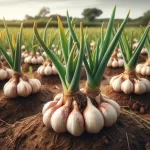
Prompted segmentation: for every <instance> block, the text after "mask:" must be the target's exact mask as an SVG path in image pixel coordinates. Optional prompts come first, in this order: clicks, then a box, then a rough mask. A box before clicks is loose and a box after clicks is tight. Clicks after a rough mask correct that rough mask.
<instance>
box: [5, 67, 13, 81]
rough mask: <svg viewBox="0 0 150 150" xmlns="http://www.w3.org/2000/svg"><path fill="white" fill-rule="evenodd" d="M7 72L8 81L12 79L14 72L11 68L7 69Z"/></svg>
mask: <svg viewBox="0 0 150 150" xmlns="http://www.w3.org/2000/svg"><path fill="white" fill-rule="evenodd" d="M5 70H6V72H7V79H10V78H11V77H12V74H13V71H12V70H11V69H9V68H6V69H5Z"/></svg>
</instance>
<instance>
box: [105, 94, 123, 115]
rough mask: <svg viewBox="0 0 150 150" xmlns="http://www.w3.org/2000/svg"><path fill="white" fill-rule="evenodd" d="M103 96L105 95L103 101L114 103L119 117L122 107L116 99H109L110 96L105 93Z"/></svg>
mask: <svg viewBox="0 0 150 150" xmlns="http://www.w3.org/2000/svg"><path fill="white" fill-rule="evenodd" d="M102 97H103V99H102V101H103V102H106V103H109V104H110V105H112V106H113V107H114V108H115V110H116V112H117V117H119V115H120V112H121V109H120V106H119V104H118V103H117V102H115V101H114V100H111V99H108V98H107V97H106V96H105V95H103V94H102Z"/></svg>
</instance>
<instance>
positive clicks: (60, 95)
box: [54, 93, 63, 101]
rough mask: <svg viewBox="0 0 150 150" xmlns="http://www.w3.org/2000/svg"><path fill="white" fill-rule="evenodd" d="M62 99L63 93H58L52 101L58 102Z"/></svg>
mask: <svg viewBox="0 0 150 150" xmlns="http://www.w3.org/2000/svg"><path fill="white" fill-rule="evenodd" d="M62 97H63V93H59V94H57V95H55V97H54V101H58V100H59V99H60V98H62Z"/></svg>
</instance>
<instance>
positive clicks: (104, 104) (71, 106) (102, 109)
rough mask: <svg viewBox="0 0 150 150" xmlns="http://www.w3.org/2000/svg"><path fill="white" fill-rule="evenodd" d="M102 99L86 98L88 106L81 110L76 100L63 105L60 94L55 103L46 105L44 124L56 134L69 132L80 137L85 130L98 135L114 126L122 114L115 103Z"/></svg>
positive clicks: (98, 97)
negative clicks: (104, 128) (104, 129)
mask: <svg viewBox="0 0 150 150" xmlns="http://www.w3.org/2000/svg"><path fill="white" fill-rule="evenodd" d="M101 97H102V96H101V95H98V96H96V97H95V99H94V100H91V99H90V98H88V97H86V99H87V105H86V107H85V109H83V110H80V109H79V106H78V103H77V101H76V100H75V98H72V100H71V99H68V100H67V101H66V102H65V103H63V94H58V95H56V96H55V98H54V101H50V102H48V103H46V104H45V105H44V107H43V111H42V113H43V123H44V124H45V126H46V127H47V128H52V129H53V130H54V131H55V132H65V131H68V132H69V133H70V134H72V135H74V136H80V135H81V134H82V133H83V132H84V131H85V130H86V131H87V132H88V133H98V132H99V131H100V130H101V129H102V128H103V127H104V126H107V127H108V126H112V125H113V124H114V123H115V122H116V120H117V118H118V116H119V114H120V106H119V105H118V104H117V103H116V102H115V101H113V100H110V99H108V98H106V97H103V98H101ZM93 101H95V102H96V103H97V107H96V106H95V105H94V104H93Z"/></svg>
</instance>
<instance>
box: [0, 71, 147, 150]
mask: <svg viewBox="0 0 150 150" xmlns="http://www.w3.org/2000/svg"><path fill="white" fill-rule="evenodd" d="M116 73H118V74H119V72H117V71H116ZM26 75H27V76H28V77H31V78H32V77H35V78H38V79H40V80H41V82H42V89H41V91H40V92H39V93H37V94H33V95H31V96H29V97H27V98H21V97H19V98H16V99H8V98H7V97H6V96H4V94H3V91H2V86H1V87H0V150H27V149H29V150H47V149H48V150H74V149H75V150H98V149H102V150H120V149H122V150H129V149H130V150H145V149H146V150H149V149H150V115H149V112H150V111H149V102H148V99H149V98H150V95H149V94H148V95H147V94H144V95H142V96H135V95H129V96H126V95H125V94H123V93H116V92H114V91H112V89H111V88H110V86H109V80H110V78H111V77H112V76H113V74H112V73H111V76H109V75H106V72H105V79H104V80H103V81H102V86H101V90H102V93H104V94H105V95H107V96H108V97H110V98H111V99H114V100H116V101H117V102H118V103H119V104H121V105H122V106H124V107H123V108H126V107H127V110H124V109H123V110H122V114H121V115H120V117H119V119H118V121H117V122H116V124H115V125H113V126H112V127H109V128H103V129H102V130H101V132H99V133H98V134H89V133H86V132H85V133H84V134H83V135H82V136H80V137H73V136H72V135H70V134H69V133H68V132H65V133H60V134H58V133H55V132H54V131H53V130H50V129H47V128H46V127H45V126H44V125H43V123H42V114H41V111H42V108H43V105H44V104H45V103H46V102H48V101H50V100H53V96H54V95H55V94H57V93H60V92H62V86H61V83H60V79H59V77H58V75H56V76H50V77H40V76H38V75H37V73H36V72H35V73H32V74H31V73H26ZM4 83H5V82H4ZM4 83H1V85H3V84H4ZM84 85H85V79H84V78H83V80H81V84H80V88H82V87H84ZM145 98H147V99H145ZM131 99H132V100H131ZM130 100H131V101H133V102H135V101H138V102H139V103H142V106H144V108H146V106H147V109H145V115H140V116H139V114H138V115H135V113H133V111H130V108H129V102H130ZM140 106H141V105H140ZM145 116H146V117H145ZM144 118H146V119H147V120H146V119H144Z"/></svg>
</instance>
